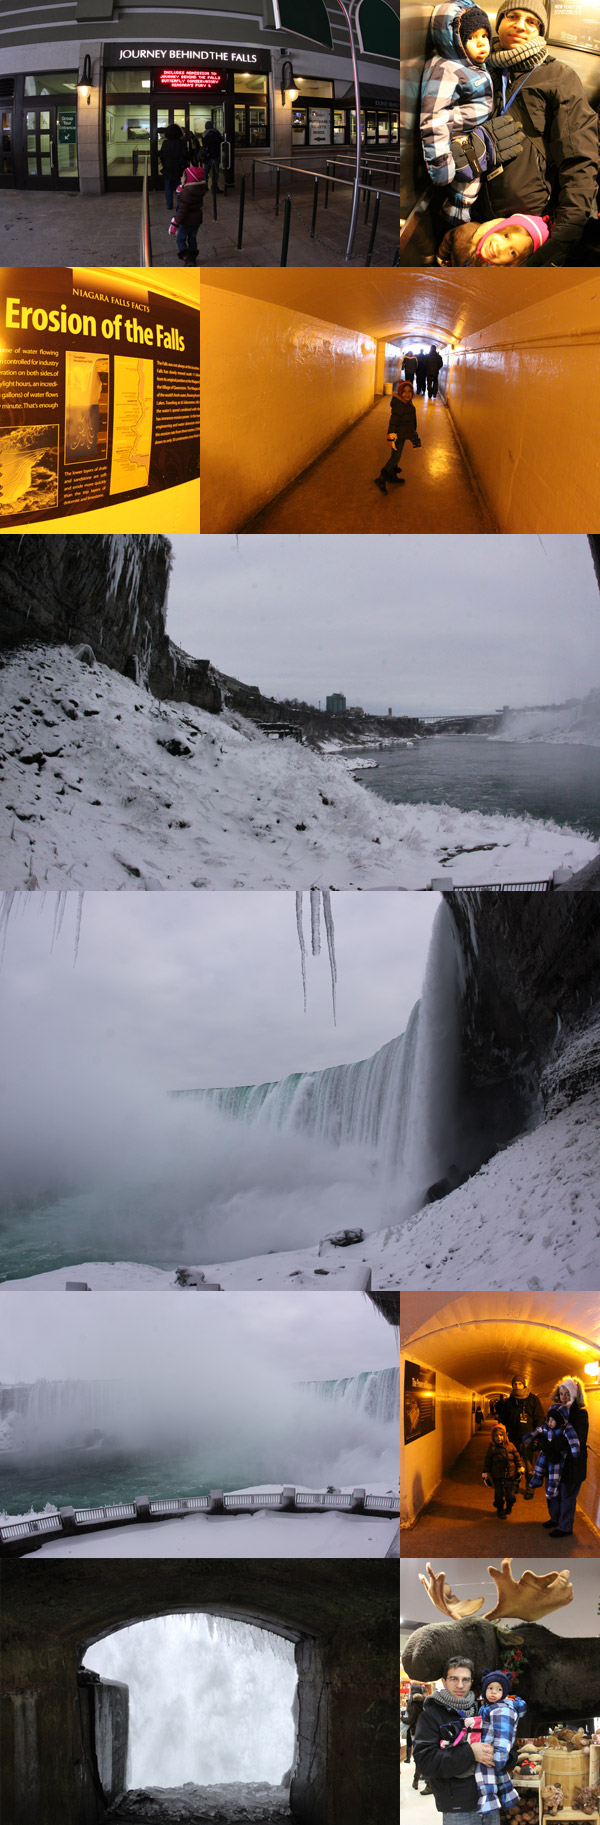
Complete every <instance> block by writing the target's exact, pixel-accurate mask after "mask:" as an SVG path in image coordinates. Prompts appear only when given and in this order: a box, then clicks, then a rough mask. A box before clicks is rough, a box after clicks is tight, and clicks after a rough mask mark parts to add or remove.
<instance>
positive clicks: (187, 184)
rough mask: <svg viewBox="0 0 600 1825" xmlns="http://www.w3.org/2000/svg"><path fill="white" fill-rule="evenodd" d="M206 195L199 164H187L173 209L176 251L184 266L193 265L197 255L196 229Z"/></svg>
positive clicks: (198, 226) (202, 172)
mask: <svg viewBox="0 0 600 1825" xmlns="http://www.w3.org/2000/svg"><path fill="white" fill-rule="evenodd" d="M205 196H206V184H205V182H204V171H203V169H202V166H201V165H187V166H186V169H185V171H184V173H183V178H182V182H181V188H180V190H179V201H178V204H177V208H176V210H175V234H176V240H177V252H178V255H179V258H180V260H183V262H184V265H185V266H195V264H196V260H197V257H198V241H197V232H196V231H197V229H198V228H200V227H201V224H202V204H203V202H204V198H205Z"/></svg>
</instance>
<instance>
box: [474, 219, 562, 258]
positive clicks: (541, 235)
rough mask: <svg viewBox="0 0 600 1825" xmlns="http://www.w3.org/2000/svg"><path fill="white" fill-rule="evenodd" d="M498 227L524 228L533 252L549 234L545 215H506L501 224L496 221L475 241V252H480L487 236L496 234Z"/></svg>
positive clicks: (542, 243)
mask: <svg viewBox="0 0 600 1825" xmlns="http://www.w3.org/2000/svg"><path fill="white" fill-rule="evenodd" d="M500 227H502V228H525V229H526V232H527V234H528V235H529V236H530V238H531V240H532V242H533V250H534V253H535V252H536V251H537V249H538V247H543V245H544V241H547V240H548V236H549V234H550V224H549V221H548V219H547V217H546V216H542V215H508V216H507V217H506V219H505V221H504V222H503V223H502V224H500V223H498V222H496V223H495V224H494V227H493V228H488V229H487V230H486V233H485V234H483V235H482V236H481V240H480V241H478V242H477V248H476V252H477V253H478V254H480V253H481V250H482V248H483V247H485V243H486V241H487V240H488V238H489V236H490V235H492V234H497V233H498V229H499V228H500Z"/></svg>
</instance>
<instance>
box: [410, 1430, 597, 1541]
mask: <svg viewBox="0 0 600 1825" xmlns="http://www.w3.org/2000/svg"><path fill="white" fill-rule="evenodd" d="M490 1436H491V1426H489V1425H487V1426H484V1427H483V1428H482V1430H481V1432H479V1433H476V1434H475V1436H474V1438H472V1439H471V1440H470V1443H469V1444H468V1445H467V1448H466V1451H463V1452H462V1454H461V1456H460V1457H459V1458H457V1460H456V1463H455V1464H453V1466H452V1469H451V1470H450V1471H449V1473H448V1475H447V1476H445V1477H443V1479H442V1482H441V1483H440V1485H439V1488H438V1489H436V1492H435V1495H434V1496H433V1497H432V1500H431V1502H428V1504H427V1507H426V1508H425V1509H424V1510H423V1513H422V1514H421V1515H420V1516H419V1519H418V1521H417V1522H416V1524H415V1526H414V1527H413V1528H412V1529H411V1532H410V1535H408V1534H405V1535H404V1545H403V1554H404V1556H406V1554H407V1553H409V1554H410V1556H411V1558H412V1557H414V1556H415V1555H416V1554H417V1553H418V1554H419V1556H420V1555H421V1554H422V1553H424V1554H426V1555H427V1557H428V1558H432V1557H433V1555H434V1554H436V1553H437V1554H438V1555H439V1554H440V1553H445V1554H446V1556H447V1557H448V1558H450V1557H452V1558H453V1559H461V1558H471V1557H472V1558H480V1557H484V1556H485V1554H486V1553H490V1552H491V1553H494V1554H496V1553H513V1554H515V1555H516V1556H518V1557H519V1558H522V1557H523V1555H524V1554H525V1553H535V1555H536V1557H537V1558H542V1557H544V1558H545V1557H547V1558H551V1559H553V1560H555V1561H556V1562H557V1563H558V1562H559V1561H560V1565H561V1566H562V1565H563V1564H564V1563H565V1561H566V1560H567V1559H587V1558H596V1557H597V1554H598V1536H597V1534H596V1533H595V1532H594V1529H593V1528H592V1527H591V1526H590V1523H589V1521H587V1520H586V1517H585V1515H584V1514H583V1512H582V1510H581V1508H579V1507H578V1508H577V1513H576V1516H575V1529H574V1533H573V1537H572V1539H564V1540H551V1539H549V1537H548V1534H547V1532H546V1530H545V1528H544V1527H543V1526H542V1522H543V1521H547V1519H548V1508H547V1504H546V1497H545V1495H544V1491H543V1489H535V1490H534V1492H533V1501H531V1502H526V1501H525V1499H524V1496H523V1493H522V1491H523V1485H524V1478H523V1477H521V1484H520V1490H519V1494H518V1496H517V1499H516V1502H515V1506H514V1508H513V1510H512V1514H511V1515H509V1516H508V1517H507V1516H504V1518H501V1517H500V1516H499V1515H497V1514H496V1510H495V1508H494V1507H493V1499H494V1492H493V1489H487V1488H486V1485H485V1483H483V1482H482V1480H481V1474H482V1470H483V1460H484V1457H485V1453H486V1450H487V1447H488V1445H489V1442H490ZM409 1539H410V1546H409V1544H408V1542H409Z"/></svg>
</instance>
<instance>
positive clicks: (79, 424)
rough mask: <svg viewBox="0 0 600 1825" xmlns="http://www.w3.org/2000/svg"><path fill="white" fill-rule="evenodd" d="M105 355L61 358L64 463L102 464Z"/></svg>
mask: <svg viewBox="0 0 600 1825" xmlns="http://www.w3.org/2000/svg"><path fill="white" fill-rule="evenodd" d="M108 375H109V358H108V355H91V354H90V355H88V354H87V352H86V353H82V354H79V353H78V352H71V351H70V350H67V353H66V356H65V462H66V463H84V462H93V461H94V459H95V460H97V461H102V462H106V447H107V442H108Z"/></svg>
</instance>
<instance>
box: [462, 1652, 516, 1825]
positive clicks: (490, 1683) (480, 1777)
mask: <svg viewBox="0 0 600 1825" xmlns="http://www.w3.org/2000/svg"><path fill="white" fill-rule="evenodd" d="M511 1683H512V1681H511V1674H510V1673H504V1672H503V1671H502V1669H501V1668H498V1669H497V1670H495V1671H493V1672H491V1673H482V1675H481V1705H480V1708H479V1712H478V1715H477V1716H476V1717H472V1718H467V1719H466V1722H465V1735H466V1737H467V1741H468V1742H469V1743H470V1744H471V1748H472V1747H473V1745H474V1743H475V1742H482V1743H490V1744H491V1746H492V1749H493V1752H494V1760H493V1763H492V1766H491V1767H489V1768H488V1767H486V1766H485V1764H482V1765H479V1764H478V1765H477V1766H476V1768H475V1780H476V1782H477V1787H478V1789H479V1799H478V1802H477V1809H478V1812H479V1813H482V1814H484V1813H491V1812H499V1811H500V1807H501V1806H502V1807H503V1808H504V1811H505V1812H508V1811H509V1809H510V1807H511V1806H516V1805H517V1802H518V1800H519V1798H520V1795H519V1794H518V1793H517V1789H516V1787H513V1783H512V1781H511V1778H510V1774H509V1771H508V1770H509V1766H510V1758H511V1752H512V1748H513V1744H514V1740H515V1736H516V1734H517V1730H518V1727H519V1718H520V1717H522V1716H523V1712H524V1711H525V1710H526V1709H527V1707H526V1704H525V1700H524V1698H515V1697H511V1696H510V1687H511ZM460 1741H461V1738H460V1736H458V1737H456V1738H455V1741H454V1744H453V1745H452V1746H453V1748H454V1749H456V1747H457V1745H458V1744H459V1743H460ZM446 1746H447V1745H446V1744H445V1743H442V1747H446ZM513 1760H514V1758H513Z"/></svg>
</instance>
